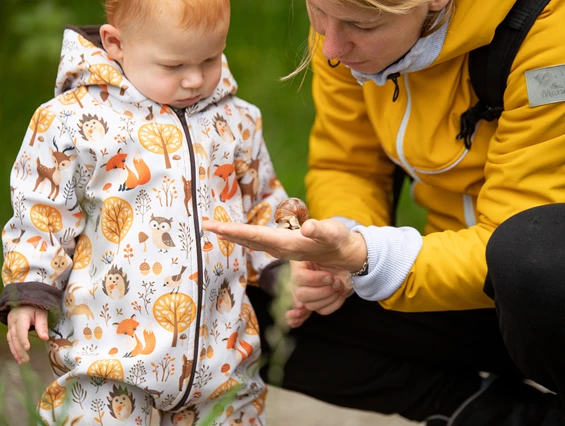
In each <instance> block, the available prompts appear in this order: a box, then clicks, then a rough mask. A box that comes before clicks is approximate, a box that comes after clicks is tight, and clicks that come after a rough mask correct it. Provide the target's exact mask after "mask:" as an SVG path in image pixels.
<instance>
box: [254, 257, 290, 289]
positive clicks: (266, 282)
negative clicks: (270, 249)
mask: <svg viewBox="0 0 565 426" xmlns="http://www.w3.org/2000/svg"><path fill="white" fill-rule="evenodd" d="M288 264H289V262H288V260H280V259H279V260H275V261H274V262H272V263H269V264H268V265H267V266H266V267H265V269H263V271H262V272H261V276H260V277H259V287H261V289H263V291H264V292H265V293H267V294H268V295H269V296H274V295H275V294H276V288H275V287H276V285H277V282H278V278H279V275H280V274H281V272H282V271H283V270H284V268H285V267H287V266H288Z"/></svg>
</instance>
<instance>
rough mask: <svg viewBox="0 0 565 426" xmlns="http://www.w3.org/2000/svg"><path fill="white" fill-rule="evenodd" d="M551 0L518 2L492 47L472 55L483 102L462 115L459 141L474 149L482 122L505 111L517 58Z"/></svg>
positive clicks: (475, 84) (474, 83) (475, 85)
mask: <svg viewBox="0 0 565 426" xmlns="http://www.w3.org/2000/svg"><path fill="white" fill-rule="evenodd" d="M549 1H550V0H517V1H516V3H515V4H514V6H513V7H512V9H511V10H510V12H509V13H508V15H506V18H504V20H503V21H502V22H501V23H500V24H499V25H498V27H497V28H496V31H495V33H494V38H493V39H492V41H491V42H490V44H488V45H486V46H482V47H479V48H478V49H475V50H473V51H472V52H471V53H470V54H469V75H470V78H471V84H472V86H473V90H474V91H475V93H476V94H477V97H478V98H479V101H478V102H477V104H476V105H475V106H474V107H472V108H469V109H468V110H467V111H465V112H464V113H463V114H462V115H461V129H460V133H459V134H458V135H457V139H463V140H464V142H465V147H466V148H467V149H470V148H471V138H472V136H473V132H474V131H475V127H476V125H477V123H478V122H479V120H481V119H482V120H487V121H492V120H494V119H496V118H498V117H500V114H502V111H504V91H505V90H506V82H507V80H508V75H509V74H510V68H511V67H512V63H513V62H514V57H515V56H516V53H518V49H520V45H521V44H522V41H524V39H525V38H526V35H527V34H528V32H529V31H530V28H531V27H532V25H533V24H534V22H535V20H536V19H537V17H538V16H539V14H540V13H541V11H542V10H543V9H544V8H545V6H546V5H547V4H548V3H549Z"/></svg>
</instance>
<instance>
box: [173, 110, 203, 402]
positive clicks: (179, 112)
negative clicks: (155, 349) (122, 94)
mask: <svg viewBox="0 0 565 426" xmlns="http://www.w3.org/2000/svg"><path fill="white" fill-rule="evenodd" d="M171 109H172V110H173V111H174V112H175V114H176V116H177V117H178V118H179V120H180V122H181V124H182V129H183V131H184V134H185V138H186V142H187V145H188V150H189V152H190V178H191V179H192V182H196V161H195V159H194V158H195V157H194V148H193V146H192V138H191V137H190V132H189V130H188V123H187V122H186V117H185V113H186V110H184V109H181V110H178V109H174V108H171ZM191 190H192V191H193V193H192V218H193V220H194V234H195V239H196V247H197V250H196V258H197V262H198V304H197V305H196V306H198V309H197V311H196V331H195V333H194V354H193V360H194V362H193V363H192V371H191V373H190V380H189V382H188V385H187V386H186V389H185V391H184V395H183V396H182V398H181V400H180V401H179V403H178V404H177V405H176V406H175V407H174V408H173V409H172V411H177V410H179V409H181V408H182V407H184V405H185V404H186V400H187V399H188V395H190V391H191V389H192V384H193V382H194V376H195V373H196V365H197V363H198V347H199V344H198V343H199V342H198V340H199V338H200V335H199V334H200V320H201V317H202V309H201V300H202V289H203V282H202V276H203V275H204V274H203V273H202V272H203V271H201V270H200V269H201V268H202V248H201V244H202V241H201V238H200V226H199V225H198V217H199V215H198V213H197V212H198V203H197V201H196V200H197V198H198V197H197V194H195V193H194V192H195V191H196V185H192V189H191Z"/></svg>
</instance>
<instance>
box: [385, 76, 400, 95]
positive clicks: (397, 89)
mask: <svg viewBox="0 0 565 426" xmlns="http://www.w3.org/2000/svg"><path fill="white" fill-rule="evenodd" d="M398 77H400V73H399V72H395V73H394V74H391V75H389V76H387V80H391V81H392V82H393V83H394V93H393V94H392V102H396V100H397V99H398V96H400V86H399V85H398Z"/></svg>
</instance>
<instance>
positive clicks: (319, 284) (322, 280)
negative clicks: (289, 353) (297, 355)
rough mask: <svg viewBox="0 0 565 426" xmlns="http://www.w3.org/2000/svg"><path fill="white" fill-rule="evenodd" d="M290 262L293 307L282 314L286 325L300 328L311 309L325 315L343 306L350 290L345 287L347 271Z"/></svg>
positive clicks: (347, 276) (308, 263)
mask: <svg viewBox="0 0 565 426" xmlns="http://www.w3.org/2000/svg"><path fill="white" fill-rule="evenodd" d="M290 264H291V273H290V279H291V290H292V293H293V297H294V308H293V309H291V310H289V311H288V312H287V313H286V315H285V318H286V321H287V324H288V325H289V326H290V327H292V328H296V327H300V326H301V325H302V324H303V323H304V322H305V321H306V320H307V319H308V318H309V317H310V315H311V313H312V312H317V313H318V314H320V315H329V314H331V313H333V312H335V311H336V310H338V309H339V308H340V307H341V305H343V303H344V302H345V299H346V298H347V297H348V295H349V293H350V291H351V289H349V288H346V286H345V282H346V281H347V279H348V278H349V273H348V272H347V271H345V270H339V269H337V268H333V267H324V266H321V265H319V264H317V263H314V262H295V261H291V262H290Z"/></svg>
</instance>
